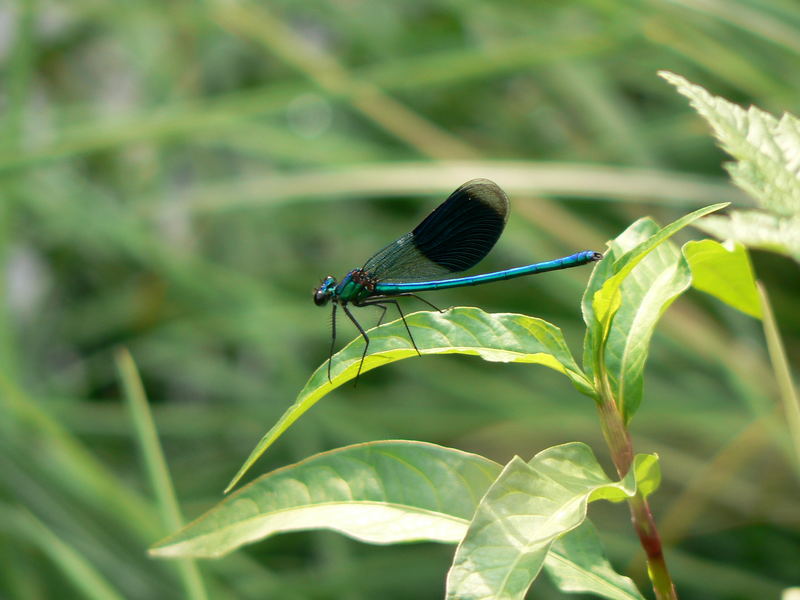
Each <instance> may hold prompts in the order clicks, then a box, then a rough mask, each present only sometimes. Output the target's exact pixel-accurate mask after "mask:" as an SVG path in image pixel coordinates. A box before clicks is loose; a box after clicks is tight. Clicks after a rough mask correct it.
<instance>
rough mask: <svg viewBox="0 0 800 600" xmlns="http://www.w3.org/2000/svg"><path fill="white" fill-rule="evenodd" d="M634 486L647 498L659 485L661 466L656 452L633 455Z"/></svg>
mask: <svg viewBox="0 0 800 600" xmlns="http://www.w3.org/2000/svg"><path fill="white" fill-rule="evenodd" d="M633 472H634V474H635V475H636V487H637V488H638V489H639V491H640V492H641V493H642V496H644V497H645V498H647V497H648V496H649V495H650V494H652V493H653V492H655V491H656V490H657V489H658V486H660V485H661V467H660V465H659V462H658V455H657V454H637V455H636V456H634V457H633Z"/></svg>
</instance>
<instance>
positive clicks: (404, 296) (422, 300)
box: [375, 292, 444, 313]
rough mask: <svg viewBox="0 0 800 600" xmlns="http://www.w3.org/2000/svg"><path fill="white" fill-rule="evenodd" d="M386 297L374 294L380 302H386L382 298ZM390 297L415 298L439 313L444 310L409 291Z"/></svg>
mask: <svg viewBox="0 0 800 600" xmlns="http://www.w3.org/2000/svg"><path fill="white" fill-rule="evenodd" d="M386 297H387V296H375V298H376V299H379V300H380V301H381V302H386V301H387V300H384V298H386ZM392 298H416V299H417V300H419V301H420V302H424V303H425V304H427V305H428V306H430V307H431V308H432V309H433V310H436V311H439V312H440V313H443V312H444V311H443V310H442V309H441V308H439V307H438V306H436V305H435V304H434V303H433V302H430V301H429V300H425V298H423V297H422V296H417V295H416V294H412V293H411V292H403V293H402V294H392Z"/></svg>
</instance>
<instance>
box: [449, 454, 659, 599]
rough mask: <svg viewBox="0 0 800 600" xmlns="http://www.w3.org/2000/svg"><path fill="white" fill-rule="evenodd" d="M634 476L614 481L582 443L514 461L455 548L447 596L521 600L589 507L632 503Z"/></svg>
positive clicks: (485, 500)
mask: <svg viewBox="0 0 800 600" xmlns="http://www.w3.org/2000/svg"><path fill="white" fill-rule="evenodd" d="M649 473H650V474H652V473H653V471H649ZM635 477H636V470H635V469H631V470H630V472H629V473H628V475H626V477H625V478H624V479H623V480H622V481H619V482H615V481H612V480H611V479H609V478H608V476H606V474H605V473H604V472H603V469H602V467H601V466H600V464H599V463H598V462H597V459H596V458H595V456H594V454H593V453H592V450H591V448H589V446H587V445H586V444H583V443H581V442H572V443H568V444H562V445H560V446H555V447H553V448H548V449H547V450H543V451H542V452H540V453H539V454H537V455H536V456H534V457H533V458H532V459H531V460H530V462H528V463H525V462H524V461H523V460H522V459H521V458H519V457H514V458H513V459H512V460H511V462H509V463H508V464H507V465H506V466H505V468H504V469H503V472H502V473H501V474H500V476H499V477H498V478H497V480H496V481H495V482H494V483H493V484H492V486H491V487H490V488H489V490H488V491H487V492H486V495H485V496H484V497H483V499H482V500H481V502H480V504H479V505H478V509H477V511H476V512H475V516H474V517H473V519H472V522H471V523H470V526H469V530H468V531H467V535H466V536H465V537H464V539H463V540H462V541H461V543H460V544H459V546H458V549H457V550H456V556H455V558H454V560H453V565H452V567H451V568H450V572H449V573H448V576H447V598H448V599H452V600H455V599H459V600H472V599H475V600H477V599H485V598H492V599H495V600H521V599H522V598H523V597H524V596H525V593H526V592H527V590H528V588H529V587H530V586H531V584H532V583H533V581H534V580H535V579H536V577H537V576H538V574H539V572H540V570H541V568H542V566H543V564H544V561H545V558H546V557H547V554H548V552H549V550H550V547H551V545H552V544H553V543H554V542H555V541H556V540H557V539H558V538H560V537H561V536H562V535H564V534H565V533H567V532H568V531H571V530H573V529H575V528H576V527H578V526H580V525H581V524H582V523H583V522H584V520H585V519H586V510H587V506H588V503H589V502H590V501H593V500H600V499H604V500H610V501H621V500H624V499H626V498H630V497H632V496H633V495H634V494H635V493H636V480H635ZM620 597H623V596H620Z"/></svg>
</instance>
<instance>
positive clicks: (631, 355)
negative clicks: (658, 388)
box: [605, 242, 691, 422]
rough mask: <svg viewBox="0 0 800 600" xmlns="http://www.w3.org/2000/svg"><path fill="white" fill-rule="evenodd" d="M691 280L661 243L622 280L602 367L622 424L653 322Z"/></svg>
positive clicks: (638, 390)
mask: <svg viewBox="0 0 800 600" xmlns="http://www.w3.org/2000/svg"><path fill="white" fill-rule="evenodd" d="M690 283H691V273H690V271H689V265H688V263H687V262H686V259H685V258H684V257H683V256H682V255H681V254H680V252H679V251H678V249H677V248H676V247H675V245H674V244H672V243H671V242H666V243H664V244H661V245H660V246H658V247H657V248H655V249H654V250H653V251H652V252H650V254H648V256H647V257H646V258H645V259H644V260H642V262H641V263H639V265H638V266H637V267H636V268H635V269H634V270H633V271H631V273H630V275H628V277H627V278H626V279H625V281H624V282H623V284H622V288H621V296H622V300H621V303H620V307H619V309H618V310H617V312H616V314H615V316H614V321H613V323H612V324H611V328H610V330H609V334H608V340H607V342H606V346H605V366H606V370H607V373H608V376H609V383H610V385H611V389H612V391H613V393H614V397H615V398H616V401H617V406H618V407H619V409H620V411H621V412H622V415H623V418H624V419H625V421H626V422H628V421H630V419H631V418H632V417H633V415H634V414H635V413H636V410H637V409H638V408H639V405H640V404H641V402H642V394H643V386H644V367H645V363H646V361H647V357H648V355H649V350H650V339H651V338H652V336H653V332H654V331H655V328H656V325H657V324H658V321H659V319H660V318H661V315H663V314H664V311H666V310H667V308H668V307H669V306H670V305H671V304H672V302H674V301H675V299H676V298H677V297H678V296H679V295H680V294H682V293H683V292H684V291H685V290H686V289H687V288H688V287H689V285H690Z"/></svg>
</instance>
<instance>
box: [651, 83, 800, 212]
mask: <svg viewBox="0 0 800 600" xmlns="http://www.w3.org/2000/svg"><path fill="white" fill-rule="evenodd" d="M659 75H661V77H663V78H664V79H666V80H667V81H668V82H669V83H671V84H672V85H674V86H675V87H676V88H677V89H678V92H680V93H681V94H683V95H684V96H686V97H687V98H689V101H690V102H691V104H692V106H693V107H694V108H695V110H697V112H699V113H700V115H701V116H702V117H703V118H704V119H706V121H708V123H709V124H710V125H711V128H712V129H713V131H714V135H715V136H716V138H717V140H719V142H720V145H721V146H722V148H723V149H724V150H725V151H726V152H728V153H729V154H730V155H731V156H733V157H734V158H736V159H737V161H738V162H735V163H730V164H728V165H726V166H727V168H728V172H729V173H730V174H731V177H732V178H733V181H734V183H736V184H737V185H738V186H739V187H741V188H742V189H743V190H744V191H746V192H748V193H749V194H750V195H751V196H753V198H755V200H756V201H757V202H758V203H759V205H760V206H761V207H762V208H764V209H767V210H769V211H771V212H773V213H776V214H780V215H798V214H800V120H798V119H797V117H795V116H793V115H791V114H788V113H785V114H784V115H783V117H781V118H780V119H776V118H775V117H773V116H772V115H771V114H769V113H767V112H765V111H763V110H761V109H759V108H757V107H755V106H751V107H750V108H748V109H747V110H745V109H743V108H742V107H741V106H738V105H736V104H733V103H732V102H728V101H727V100H725V99H724V98H720V97H718V96H712V95H711V94H709V93H708V92H707V91H706V90H704V89H703V88H702V87H700V86H699V85H695V84H693V83H690V82H689V81H687V80H686V79H684V78H683V77H681V76H680V75H676V74H674V73H670V72H668V71H661V72H659Z"/></svg>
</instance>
